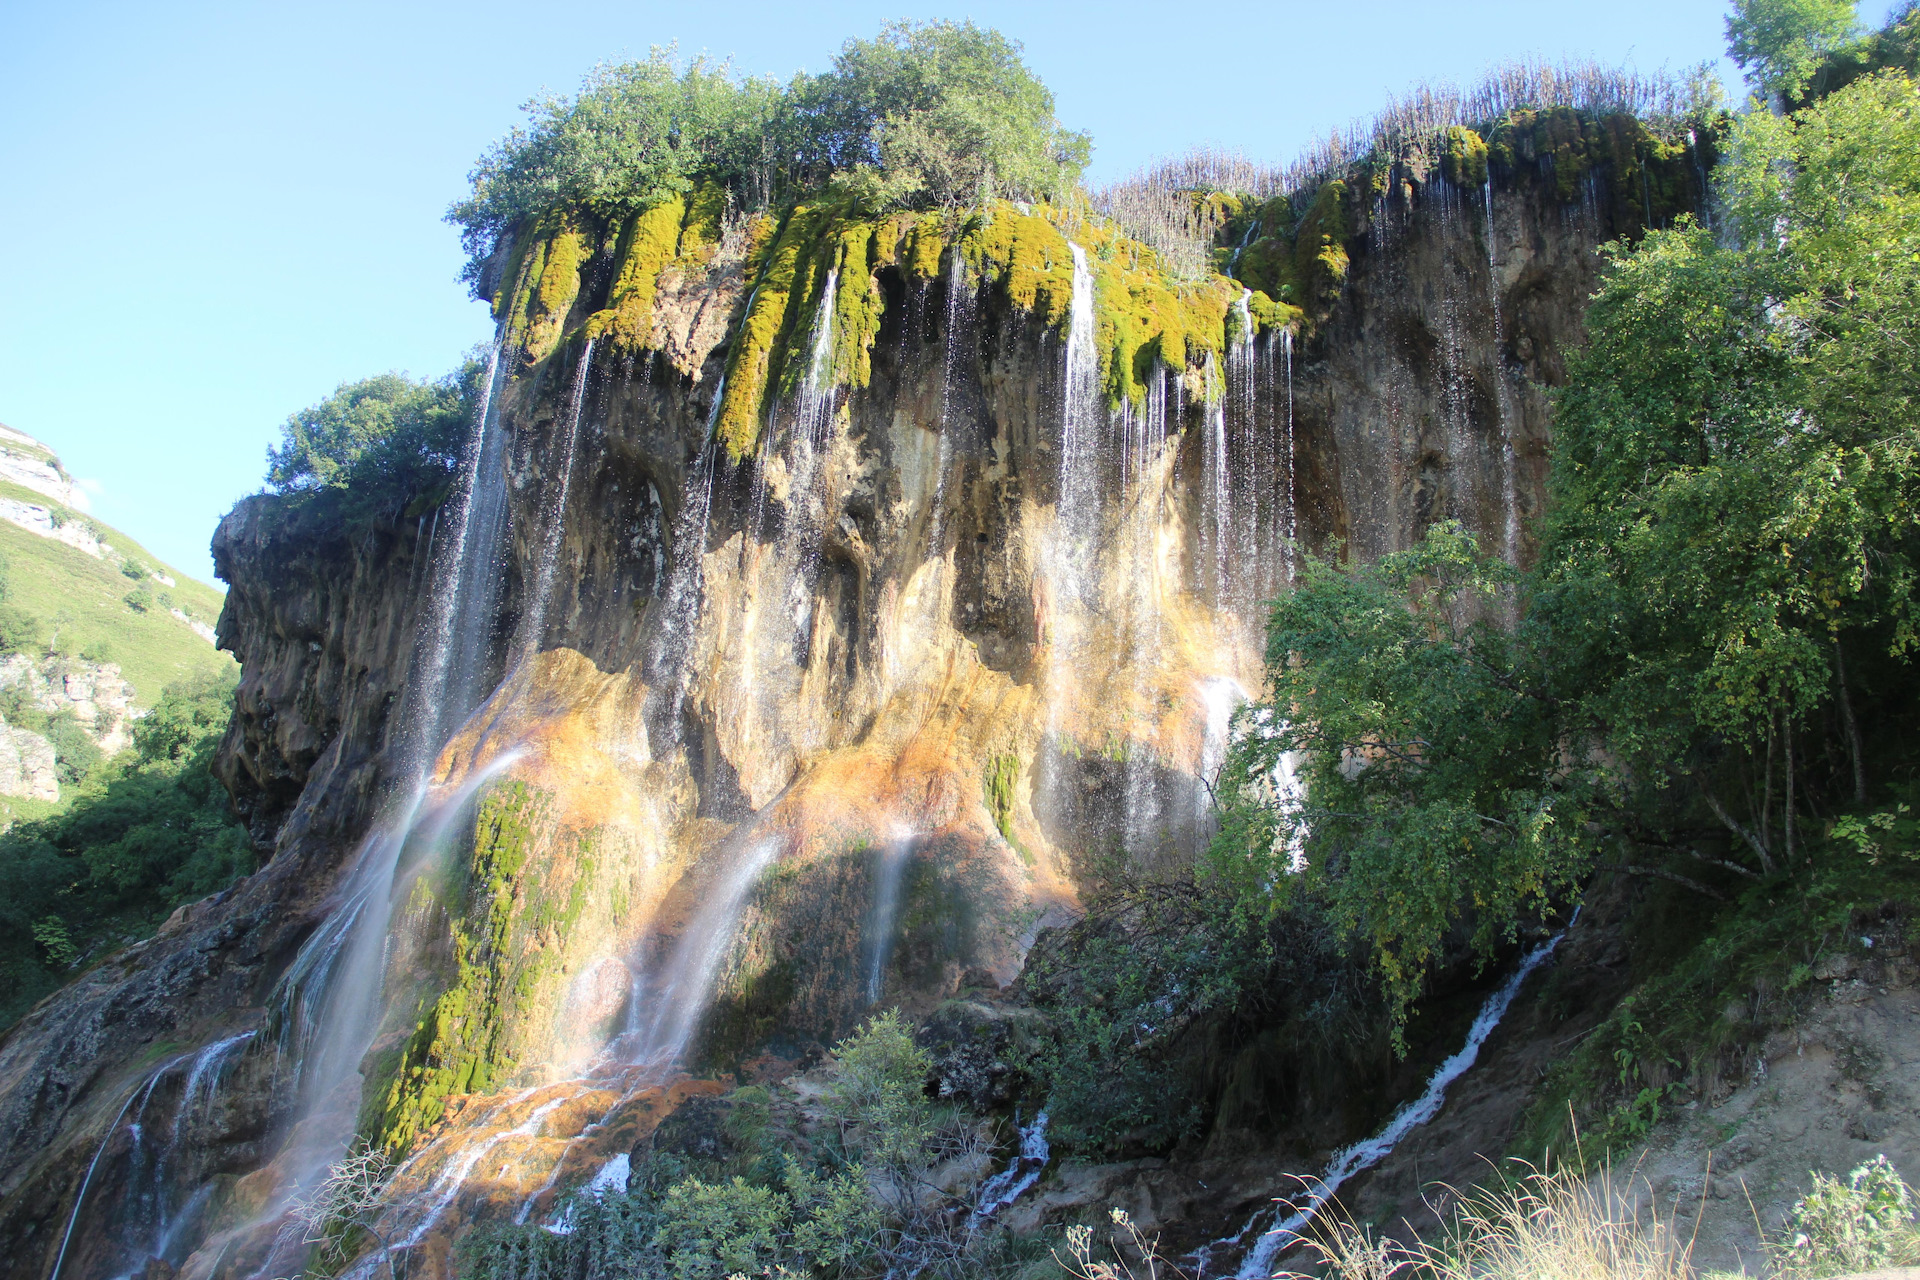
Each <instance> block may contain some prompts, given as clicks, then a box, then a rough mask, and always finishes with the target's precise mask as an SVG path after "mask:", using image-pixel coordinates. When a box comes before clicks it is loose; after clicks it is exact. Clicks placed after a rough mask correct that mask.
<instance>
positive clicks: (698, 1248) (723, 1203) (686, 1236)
mask: <svg viewBox="0 0 1920 1280" xmlns="http://www.w3.org/2000/svg"><path fill="white" fill-rule="evenodd" d="M791 1210H792V1204H791V1202H790V1201H789V1200H788V1199H787V1198H786V1197H785V1196H783V1195H781V1194H780V1193H779V1192H777V1191H774V1190H772V1189H770V1188H767V1187H756V1186H754V1185H753V1184H752V1183H750V1182H748V1181H747V1180H746V1179H745V1178H734V1179H733V1180H732V1181H730V1182H723V1183H721V1184H719V1185H717V1186H709V1185H708V1184H706V1183H704V1182H702V1181H700V1179H698V1178H688V1179H687V1180H686V1181H684V1182H678V1183H675V1184H674V1185H673V1186H672V1187H669V1188H668V1189H667V1194H666V1198H665V1200H664V1201H662V1203H661V1206H660V1212H661V1218H662V1221H661V1225H660V1231H659V1234H657V1235H656V1236H655V1237H654V1243H655V1244H656V1245H658V1246H659V1247H660V1248H661V1249H662V1250H663V1251H664V1252H665V1253H666V1257H667V1263H668V1266H669V1267H670V1268H671V1269H672V1273H673V1275H674V1277H675V1280H721V1278H722V1277H725V1276H730V1275H733V1274H735V1273H736V1272H741V1273H746V1274H750V1275H752V1274H760V1273H762V1272H765V1271H767V1270H770V1269H771V1268H772V1267H773V1266H774V1264H776V1263H778V1262H779V1260H780V1257H781V1254H782V1248H781V1243H782V1242H781V1227H782V1225H783V1224H784V1223H785V1222H786V1220H787V1219H788V1218H789V1217H790V1215H791Z"/></svg>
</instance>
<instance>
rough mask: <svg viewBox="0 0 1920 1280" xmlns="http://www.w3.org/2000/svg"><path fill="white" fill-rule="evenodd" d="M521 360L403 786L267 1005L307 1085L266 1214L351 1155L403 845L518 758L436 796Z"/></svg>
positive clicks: (409, 722) (457, 535)
mask: <svg viewBox="0 0 1920 1280" xmlns="http://www.w3.org/2000/svg"><path fill="white" fill-rule="evenodd" d="M509 364H510V361H509V360H508V358H507V352H506V351H505V347H504V335H503V336H502V337H501V338H499V339H496V341H495V344H494V347H493V350H492V353H491V354H490V356H489V358H488V366H487V368H488V372H487V377H486V380H485V383H484V390H483V392H482V395H481V399H480V402H479V405H478V406H477V409H476V413H475V416H474V423H473V434H472V436H471V437H470V438H469V441H468V444H467V448H466V450H465V453H464V456H463V458H462V462H461V468H460V472H459V474H458V477H457V482H456V487H455V492H454V495H453V498H452V502H451V504H450V505H451V507H452V511H453V518H452V521H451V524H450V528H449V529H448V531H447V538H446V539H445V540H444V541H443V542H442V543H441V547H442V548H443V549H444V550H443V554H444V557H445V558H444V561H443V562H442V563H440V564H437V565H436V566H435V567H434V590H433V593H432V595H431V596H430V597H429V600H428V603H427V608H426V609H425V610H424V612H423V616H422V618H421V621H420V627H419V630H418V631H417V632H416V640H415V648H414V653H415V655H416V656H415V661H414V663H413V665H412V667H411V669H410V671H409V674H408V680H407V686H406V691H405V693H404V695H403V700H402V714H401V715H400V716H399V717H398V721H397V722H398V724H399V725H400V730H399V732H400V735H401V737H400V740H399V742H398V744H397V746H396V748H395V750H394V754H393V757H392V764H391V766H390V770H389V776H390V777H393V778H394V779H395V780H396V781H397V782H398V784H399V785H398V788H397V791H396V793H395V799H393V800H392V801H390V802H389V804H388V806H387V808H386V810H385V812H383V813H382V814H381V815H380V816H379V817H378V818H377V819H376V820H375V822H374V824H373V827H372V829H371V830H370V831H369V832H368V834H367V836H366V837H365V838H364V839H363V840H362V841H361V843H360V846H359V848H358V850H357V851H356V853H355V856H354V861H353V864H352V867H351V869H350V870H349V872H348V874H347V876H346V878H345V880H344V882H343V884H342V887H341V889H340V891H339V893H338V894H337V895H336V903H337V905H336V906H335V907H334V908H333V909H332V910H331V911H330V912H329V914H328V917H327V919H326V920H325V922H324V923H323V924H322V925H321V927H320V928H319V929H317V930H316V931H315V932H314V933H313V935H312V936H311V937H309V938H308V940H307V942H306V943H305V944H303V945H302V947H301V949H300V952H299V953H298V955H297V956H296V957H295V959H294V962H293V964H292V965H290V966H289V968H288V971H287V973H286V974H285V975H284V976H283V977H282V979H281V980H280V982H279V984H278V985H277V987H276V992H275V995H274V997H273V998H272V1000H271V1001H270V1007H271V1008H272V1009H273V1010H274V1012H273V1013H272V1014H271V1015H270V1018H269V1026H270V1027H274V1026H276V1024H277V1034H275V1035H273V1036H272V1040H271V1042H272V1043H273V1045H274V1048H275V1051H276V1053H279V1054H282V1055H290V1056H291V1057H292V1059H293V1064H292V1065H293V1074H294V1080H295V1082H296V1085H297V1087H298V1090H299V1106H298V1112H297V1114H298V1116H299V1118H300V1122H299V1123H297V1124H296V1125H295V1126H294V1128H293V1130H292V1132H293V1134H294V1135H295V1136H294V1139H293V1141H294V1144H295V1145H294V1146H292V1147H290V1148H289V1149H288V1150H287V1151H286V1152H284V1153H283V1159H284V1162H285V1165H286V1168H287V1173H288V1175H289V1176H288V1177H287V1179H286V1181H285V1183H284V1184H283V1187H282V1191H281V1194H280V1195H279V1196H278V1197H276V1198H275V1199H274V1200H273V1201H272V1202H270V1203H269V1204H268V1205H267V1206H265V1208H264V1209H263V1212H262V1215H261V1217H260V1218H259V1221H261V1222H266V1221H270V1220H272V1219H273V1218H274V1217H276V1216H278V1215H279V1213H280V1212H281V1211H282V1210H283V1208H284V1206H285V1205H286V1204H287V1203H289V1202H290V1200H291V1199H292V1198H293V1197H295V1196H297V1195H299V1194H301V1193H302V1192H303V1190H304V1189H305V1188H306V1187H307V1186H309V1185H310V1184H311V1183H312V1181H313V1180H314V1179H315V1178H316V1177H318V1176H319V1175H320V1174H321V1173H322V1172H323V1171H324V1170H325V1169H326V1168H327V1167H328V1166H329V1165H331V1164H332V1162H333V1161H334V1160H335V1159H337V1158H338V1157H339V1155H340V1154H341V1153H342V1152H343V1151H344V1150H345V1149H346V1145H347V1142H348V1139H349V1138H350V1136H351V1132H352V1128H353V1115H354V1112H355V1111H356V1110H357V1106H356V1105H354V1104H353V1102H352V1100H351V1099H347V1098H345V1097H343V1096H341V1095H343V1094H344V1093H345V1092H347V1091H349V1090H352V1091H354V1092H357V1090H358V1088H359V1081H360V1075H359V1066H360V1061H361V1059H362V1057H363V1056H364V1054H365V1051H366V1048H367V1046H368V1044H370V1043H371V1040H372V1037H373V1035H374V1032H375V1029H376V1027H377V1024H378V1021H379V1016H380V1006H381V990H382V986H383V974H384V969H385V965H386V961H387V949H388V931H389V925H390V923H391V920H392V915H393V901H394V896H395V892H396V888H397V885H398V873H399V871H400V866H401V858H402V855H403V852H404V851H405V850H406V848H407V847H408V846H409V844H410V843H412V842H413V841H412V837H413V836H414V835H415V832H416V829H417V828H418V827H419V825H420V823H421V820H422V819H423V817H424V818H425V819H427V820H428V822H429V824H430V825H432V826H434V827H436V828H439V827H444V825H445V824H446V823H447V822H450V821H451V819H452V817H453V815H454V812H455V811H456V810H457V809H458V807H459V806H460V805H463V804H464V803H465V802H466V801H467V800H468V799H470V798H471V796H472V795H473V793H474V791H475V790H476V789H477V788H478V786H479V785H480V784H481V783H482V782H484V781H485V780H486V779H487V778H488V777H490V776H491V775H492V774H493V773H494V772H497V770H498V769H499V768H501V767H504V763H505V762H507V761H510V759H511V756H502V757H499V758H497V759H496V761H495V762H494V763H493V765H492V766H491V767H490V768H488V769H486V770H480V771H476V772H475V773H474V774H472V775H470V776H469V777H468V778H467V779H464V780H463V781H462V784H460V785H456V786H455V787H454V788H453V789H452V792H451V794H450V795H437V794H435V792H434V789H433V788H432V787H431V786H430V783H429V778H428V774H429V770H430V769H431V767H432V765H433V762H434V759H435V757H436V756H437V755H438V753H439V750H440V747H441V745H442V744H443V743H444V742H445V741H446V739H447V738H448V737H449V736H450V735H451V733H452V732H453V730H454V729H455V728H457V727H458V726H459V725H460V724H462V723H463V722H464V721H465V720H466V718H467V717H468V716H469V715H470V714H471V712H472V710H473V709H474V707H476V706H477V705H479V703H480V701H481V699H482V696H483V695H484V693H486V692H487V690H486V689H485V688H483V687H482V685H483V682H484V681H485V679H486V673H487V671H488V668H489V666H490V663H491V659H492V654H491V643H490V640H491V636H492V633H493V619H494V616H495V614H496V613H497V606H498V597H499V586H500V560H501V544H502V542H503V540H504V536H505V531H506V513H507V492H506V489H507V477H506V466H505V456H506V446H505V435H506V433H505V430H504V428H503V427H502V425H501V423H500V412H499V407H500V403H501V400H502V396H501V391H500V384H501V382H502V381H503V379H504V378H505V376H506V371H507V368H508V366H509ZM281 1252H282V1250H281V1249H280V1248H276V1249H274V1250H271V1251H269V1254H268V1256H267V1257H266V1258H265V1259H264V1260H263V1263H262V1273H263V1274H270V1273H271V1272H272V1270H273V1268H274V1267H276V1266H277V1265H279V1263H280V1262H281V1261H282V1259H281V1258H280V1256H279V1255H280V1253H281Z"/></svg>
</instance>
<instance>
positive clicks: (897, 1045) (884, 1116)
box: [826, 1009, 935, 1168]
mask: <svg viewBox="0 0 1920 1280" xmlns="http://www.w3.org/2000/svg"><path fill="white" fill-rule="evenodd" d="M833 1052H834V1058H835V1059H836V1060H837V1061H838V1063H839V1065H840V1075H839V1077H838V1078H837V1079H836V1080H835V1081H834V1084H833V1087H832V1088H831V1089H830V1090H829V1091H828V1093H827V1097H826V1104H827V1112H828V1114H829V1115H831V1116H832V1117H833V1118H834V1119H835V1120H836V1121H838V1122H839V1124H840V1130H841V1135H842V1141H843V1143H844V1144H845V1145H846V1147H847V1148H848V1149H849V1150H851V1151H855V1152H857V1153H859V1154H860V1155H862V1156H865V1157H866V1158H868V1159H870V1160H872V1161H874V1162H875V1163H876V1164H879V1165H881V1166H883V1167H887V1168H901V1167H905V1166H908V1165H912V1164H917V1163H919V1162H920V1161H921V1158H922V1156H923V1154H924V1152H925V1149H926V1146H927V1143H928V1141H929V1140H930V1139H931V1138H932V1137H933V1134H934V1128H935V1125H934V1116H933V1105H932V1103H930V1102H929V1101H928V1100H927V1092H926V1089H927V1077H928V1076H929V1075H931V1074H932V1072H933V1059H932V1058H931V1057H929V1056H928V1054H927V1052H926V1050H924V1049H921V1048H920V1047H919V1046H917V1045H915V1044H914V1042H913V1033H912V1031H911V1030H910V1029H909V1027H908V1025H907V1023H906V1022H905V1021H904V1020H903V1019H902V1018H901V1017H900V1014H899V1012H898V1011H896V1010H891V1009H890V1010H888V1011H887V1012H885V1013H883V1014H880V1015H879V1016H878V1017H876V1018H874V1019H873V1020H871V1021H870V1022H868V1023H867V1025H866V1026H864V1027H862V1028H861V1029H860V1030H859V1031H856V1032H854V1033H853V1034H852V1035H850V1036H848V1037H847V1038H846V1039H845V1040H843V1041H841V1042H840V1043H839V1044H838V1045H836V1046H835V1047H834V1051H833Z"/></svg>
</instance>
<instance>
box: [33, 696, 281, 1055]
mask: <svg viewBox="0 0 1920 1280" xmlns="http://www.w3.org/2000/svg"><path fill="white" fill-rule="evenodd" d="M5 692H6V693H8V694H11V695H13V696H12V697H11V698H10V699H8V701H9V702H10V703H12V704H13V705H14V706H15V707H16V709H17V706H18V703H19V696H18V690H17V689H13V690H7V691H5ZM232 706H233V686H232V685H231V683H229V682H227V681H223V680H219V679H217V678H208V677H200V678H197V679H195V680H193V681H189V682H184V683H181V684H176V685H171V686H169V687H168V689H167V690H166V692H165V693H164V694H163V695H162V697H161V700H160V705H159V706H158V707H156V708H155V710H154V712H153V713H152V714H151V715H149V716H148V717H146V719H144V720H142V721H139V722H136V723H135V726H134V742H135V745H134V747H133V748H132V749H131V750H128V751H125V752H122V753H121V754H120V755H118V756H116V757H114V758H113V759H111V760H106V761H101V760H100V758H99V756H100V751H99V748H98V747H97V746H96V745H95V744H94V743H93V740H92V739H91V738H89V737H87V735H86V733H85V731H84V730H82V729H81V728H80V726H79V724H78V723H77V722H75V721H74V720H73V718H72V716H71V715H61V716H54V717H51V718H50V719H49V720H48V721H47V722H45V732H46V734H47V736H48V737H49V738H51V739H52V740H53V742H54V747H55V752H56V758H57V759H58V761H59V768H60V772H61V777H62V781H63V782H66V783H70V784H72V785H73V787H74V790H73V792H72V793H71V795H70V797H69V801H68V804H67V807H66V808H65V809H64V810H63V811H61V812H58V813H55V814H53V815H51V816H49V817H46V818H42V819H39V820H38V821H33V822H19V823H16V824H15V825H14V826H13V827H12V828H11V829H10V830H8V831H5V832H4V833H0V975H4V978H5V981H4V984H0V991H4V992H5V993H6V994H5V996H4V997H0V1027H4V1026H6V1025H9V1024H11V1023H12V1022H13V1021H14V1019H16V1018H18V1017H19V1016H20V1015H21V1014H22V1013H24V1012H26V1010H27V1009H28V1008H29V1007H30V1006H31V1005H32V1004H33V1002H34V1001H36V1000H38V999H39V998H40V997H41V996H43V995H45V994H46V993H47V992H48V991H50V990H52V989H53V988H54V987H56V986H58V985H59V984H60V982H61V981H63V980H64V976H65V973H66V971H67V969H68V968H69V966H71V965H72V964H73V963H75V962H85V961H87V960H89V959H91V958H94V957H97V956H98V955H100V954H101V953H102V952H103V951H105V950H109V949H112V948H114V947H117V946H121V945H124V944H125V943H127V942H131V941H133V940H135V939H137V938H139V937H142V936H144V935H145V934H146V933H148V932H150V931H151V930H152V929H153V928H154V927H155V926H156V925H158V924H159V923H160V922H161V921H162V920H164V919H165V918H166V916H167V914H168V913H169V912H171V911H172V910H173V909H174V908H175V907H177V906H179V905H180V904H182V903H184V902H191V901H193V900H195V899H197V898H201V897H204V896H206V895H207V894H209V893H213V892H215V891H216V890H219V889H222V888H224V887H225V886H226V885H228V884H230V883H232V881H233V880H234V879H235V878H236V877H238V876H242V875H245V874H246V873H248V872H249V871H251V870H253V866H254V854H253V847H252V845H251V843H250V842H249V841H248V839H247V834H246V831H245V829H244V828H243V827H241V826H240V825H239V824H238V823H237V822H235V821H234V818H233V815H232V812H231V810H230V809H229V807H228V800H227V794H226V791H225V789H224V788H222V787H221V785H220V783H219V782H218V780H216V779H215V778H214V776H213V773H212V771H211V769H210V768H209V766H210V764H211V762H212V757H213V751H214V747H215V744H216V743H217V742H218V739H219V735H220V732H221V731H222V730H223V729H224V728H225V727H226V723H227V719H228V717H229V715H230V714H231V710H232ZM9 720H10V722H11V721H13V717H12V716H11V715H10V716H9Z"/></svg>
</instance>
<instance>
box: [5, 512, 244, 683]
mask: <svg viewBox="0 0 1920 1280" xmlns="http://www.w3.org/2000/svg"><path fill="white" fill-rule="evenodd" d="M0 498H13V499H16V500H18V501H21V502H30V503H33V504H35V505H36V506H43V507H52V508H53V509H54V510H56V511H60V512H61V513H62V514H63V515H64V516H65V518H66V519H68V520H73V521H86V522H88V523H89V524H91V525H92V527H93V529H94V530H95V532H96V534H97V536H98V537H99V538H100V540H101V541H102V542H104V543H106V544H107V545H108V546H109V547H111V548H112V550H113V551H114V552H117V553H119V555H118V557H116V556H114V555H112V554H109V555H107V556H104V557H101V558H98V559H96V558H95V557H93V556H90V555H88V554H87V553H86V552H84V551H81V550H79V549H78V548H76V547H71V546H68V545H67V544H66V543H64V542H58V541H56V540H54V539H52V538H48V537H44V536H42V535H40V534H37V533H34V532H31V531H29V530H27V529H23V528H21V527H19V526H18V525H16V524H13V523H11V522H9V521H5V520H0V556H4V557H5V558H6V562H7V566H8V570H7V575H6V578H7V603H8V604H10V605H12V606H13V607H14V608H16V609H18V610H20V611H22V612H24V613H26V614H29V615H31V616H32V618H33V619H34V620H35V625H36V626H37V629H38V630H37V634H32V635H31V636H30V638H29V642H28V643H24V644H21V645H20V648H21V649H22V650H23V651H27V652H33V651H35V650H36V649H39V648H42V647H47V646H50V647H52V648H54V649H57V650H59V651H60V652H63V653H71V654H78V655H82V656H85V657H89V658H93V659H95V660H96V661H104V662H115V663H118V664H119V665H120V670H121V673H122V674H123V675H124V676H125V677H126V679H127V681H128V682H129V683H131V684H132V685H133V687H134V689H135V690H136V691H137V695H136V696H137V701H138V703H139V705H140V706H142V707H151V706H153V705H154V704H155V703H156V702H157V701H158V700H159V698H160V693H161V691H162V690H163V689H165V688H166V686H167V685H169V684H172V683H174V682H175V681H177V680H182V679H185V678H187V677H190V676H193V675H195V674H197V673H199V672H203V671H204V672H217V673H231V672H232V671H233V670H234V669H235V664H234V661H233V659H232V658H230V657H228V656H227V655H226V654H225V653H222V652H220V651H219V650H217V649H215V648H214V647H213V645H212V644H210V643H208V641H207V640H206V639H205V638H204V637H203V636H200V635H197V634H195V632H194V631H193V629H192V627H191V626H190V625H188V622H185V621H182V620H181V619H179V618H177V617H175V616H174V615H173V613H172V610H174V609H178V610H180V611H181V612H182V613H184V614H185V615H186V616H187V618H188V619H190V620H192V621H197V622H201V623H203V624H205V625H206V626H209V627H211V626H212V625H213V624H214V622H215V621H216V620H217V619H218V618H219V616H220V605H221V598H222V597H221V593H220V592H218V591H216V590H214V589H213V588H212V587H209V586H207V585H206V584H204V583H201V582H197V581H195V580H193V579H192V578H189V577H187V576H186V575H185V574H183V573H181V572H180V571H179V570H177V569H174V568H171V567H169V566H167V565H165V564H163V563H162V562H161V561H160V560H159V559H157V558H156V557H154V556H153V555H151V554H150V553H148V551H147V550H146V548H144V547H142V546H141V545H140V544H139V543H137V542H135V541H134V540H133V539H132V538H129V537H127V536H126V535H125V534H123V533H121V532H120V531H119V530H117V529H113V528H111V527H109V526H107V525H104V524H101V523H100V522H99V521H97V520H93V519H92V518H91V517H88V516H84V515H81V514H80V513H78V512H75V511H71V510H70V509H67V508H63V507H61V506H59V504H57V503H54V502H52V500H51V499H49V498H47V497H46V496H45V495H43V494H40V493H36V492H34V491H33V490H31V489H27V488H25V487H23V486H21V485H17V484H14V483H11V482H9V481H5V480H0ZM155 571H158V572H159V573H162V574H165V575H166V576H167V577H170V578H172V579H173V580H174V583H175V585H173V586H171V587H169V586H167V585H166V584H165V583H163V582H160V581H159V580H158V579H156V578H154V577H152V576H151V575H152V573H153V572H155ZM136 574H137V575H138V576H135V575H136Z"/></svg>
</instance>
